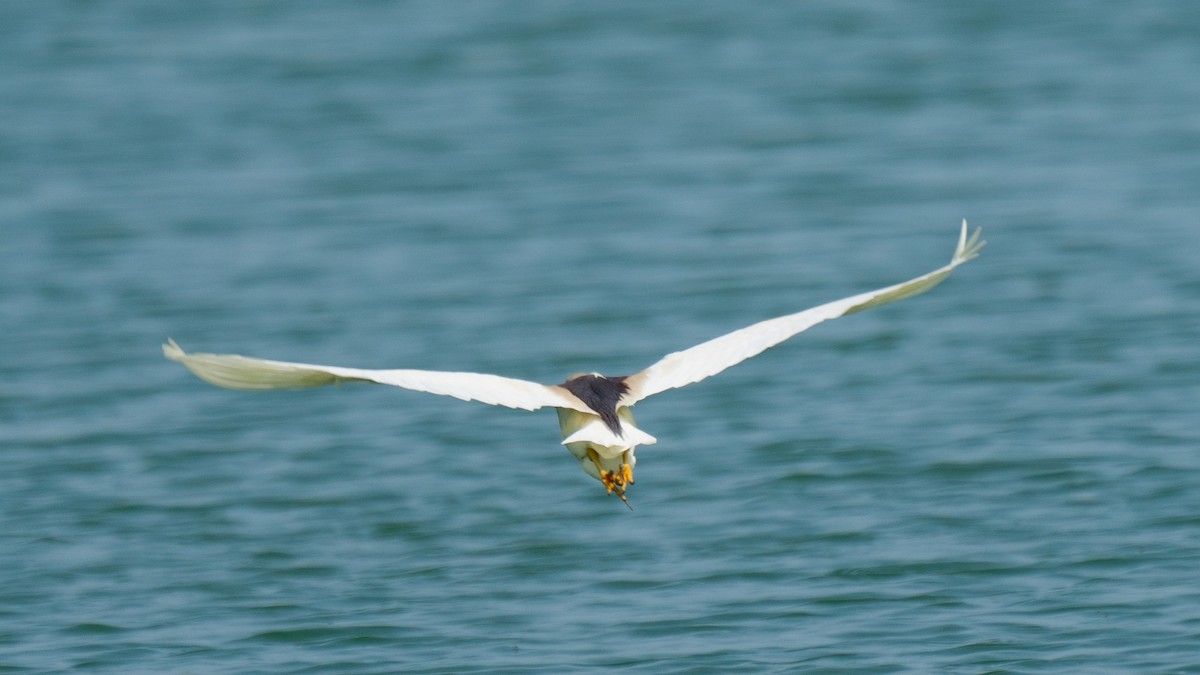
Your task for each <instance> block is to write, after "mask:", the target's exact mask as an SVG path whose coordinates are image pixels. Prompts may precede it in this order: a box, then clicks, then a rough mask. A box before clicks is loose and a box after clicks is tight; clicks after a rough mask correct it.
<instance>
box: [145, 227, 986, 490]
mask: <svg viewBox="0 0 1200 675" xmlns="http://www.w3.org/2000/svg"><path fill="white" fill-rule="evenodd" d="M980 232H981V230H979V229H976V230H975V232H974V233H973V234H971V235H970V237H968V236H967V221H966V220H964V221H963V224H962V231H961V233H960V234H959V238H958V246H957V247H956V248H955V251H954V257H953V258H951V259H950V262H949V264H947V265H945V266H943V267H940V268H938V269H936V270H934V271H932V272H929V273H928V274H924V275H922V276H919V277H916V278H915V279H910V280H909V281H905V282H903V283H900V284H896V285H894V286H888V287H887V288H880V289H878V290H874V291H869V292H867V293H861V294H859V295H854V296H851V297H849V298H843V299H841V300H836V301H834V302H830V303H827V304H824V305H820V306H818V307H813V308H812V309H806V310H804V311H803V312H797V313H796V314H788V315H786V316H780V317H776V318H774V319H768V320H766V321H761V322H759V323H756V324H754V325H751V326H747V327H745V328H742V329H740V330H735V331H733V332H732V333H728V334H726V335H722V336H721V337H718V338H714V339H712V340H709V341H708V342H703V343H701V344H698V345H696V346H695V347H692V348H690V349H685V350H683V351H679V352H675V353H673V354H668V355H666V356H665V357H663V358H662V359H660V360H659V361H658V362H656V363H654V364H653V365H651V366H650V367H649V368H646V369H645V370H643V371H641V372H639V373H635V374H633V375H622V376H619V377H607V376H605V375H601V374H600V373H583V374H578V375H572V376H571V377H569V378H567V380H566V382H563V383H562V384H550V385H546V384H539V383H537V382H529V381H527V380H518V379H513V378H509V377H501V376H499V375H486V374H482V373H460V372H442V371H431V370H362V369H358V368H341V367H337V366H318V365H312V364H307V363H289V362H286V361H268V360H265V359H254V358H248V357H245V356H237V355H234V354H188V353H185V352H184V351H183V349H181V348H180V347H179V345H177V344H175V341H174V340H171V339H169V338H168V341H167V343H166V344H164V345H163V354H164V355H165V356H166V357H167V358H168V359H171V360H172V361H178V362H179V363H182V364H183V365H184V366H186V367H187V368H188V370H190V371H192V372H193V373H195V374H196V375H197V376H198V377H199V378H200V379H202V380H204V381H206V382H209V383H211V384H215V385H217V386H221V387H228V388H230V389H256V390H261V389H291V388H300V387H319V386H323V385H327V384H339V383H342V382H375V383H378V384H389V385H392V386H394V387H403V388H404V389H412V390H414V391H423V392H428V393H430V394H441V395H443V396H453V397H454V398H458V399H462V400H464V401H480V402H482V403H487V404H490V405H502V406H506V407H509V408H517V409H520V410H537V409H538V408H545V407H551V408H555V409H557V411H558V423H559V427H560V428H561V430H562V435H563V440H562V444H563V445H565V446H567V449H568V450H569V451H570V452H571V454H572V455H574V456H575V458H576V459H578V460H579V463H580V465H581V466H582V467H583V470H584V471H585V472H587V474H588V475H589V476H591V477H592V478H595V479H596V480H599V481H600V482H601V483H603V485H604V488H605V489H606V490H607V491H608V493H609V494H616V495H617V496H618V497H620V498H621V500H622V501H624V502H625V504H626V505H628V504H629V501H628V500H627V499H626V496H625V492H626V490H627V489H628V488H629V486H630V485H632V484H633V467H634V465H635V464H636V463H637V459H636V458H635V457H634V450H635V449H636V448H637V446H639V445H650V444H652V443H655V442H656V441H657V439H656V438H654V437H653V436H651V435H650V434H648V433H646V432H644V431H642V430H641V429H639V428H638V427H637V426H636V424H635V423H634V420H633V413H632V412H630V408H632V407H633V405H634V404H635V403H637V402H638V401H641V400H642V399H644V398H646V397H648V396H652V395H654V394H657V393H659V392H662V391H666V390H668V389H675V388H677V387H682V386H684V385H688V384H692V383H693V382H699V381H700V380H703V379H705V378H707V377H710V376H712V375H716V374H717V373H719V372H721V371H723V370H725V369H726V368H729V367H730V366H733V365H736V364H738V363H741V362H742V361H745V360H746V359H748V358H750V357H752V356H756V355H757V354H759V353H761V352H763V351H765V350H766V349H768V348H770V347H773V346H775V345H777V344H779V343H780V342H783V341H784V340H787V339H788V338H790V337H792V336H793V335H796V334H798V333H801V332H803V331H805V330H808V329H809V328H811V327H813V326H815V325H817V324H818V323H821V322H822V321H826V320H828V319H836V318H838V317H840V316H845V315H847V314H853V313H855V312H861V311H862V310H864V309H870V308H872V307H878V306H880V305H884V304H887V303H889V302H895V301H897V300H903V299H904V298H910V297H912V296H914V295H919V294H921V293H924V292H925V291H928V290H929V289H931V288H933V287H934V286H936V285H938V284H940V283H941V282H942V281H943V280H945V279H946V277H948V276H950V273H951V272H953V271H954V269H955V268H957V267H958V266H959V265H961V264H963V263H965V262H967V261H968V260H971V259H972V258H974V257H975V256H977V255H978V254H979V249H981V248H983V245H984V243H985V242H983V241H980V239H979V235H980Z"/></svg>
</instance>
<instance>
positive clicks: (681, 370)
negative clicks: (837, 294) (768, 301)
mask: <svg viewBox="0 0 1200 675" xmlns="http://www.w3.org/2000/svg"><path fill="white" fill-rule="evenodd" d="M980 232H981V230H978V229H977V230H975V232H974V234H972V235H971V236H970V237H968V236H967V221H965V220H964V221H963V224H962V232H961V233H960V234H959V237H958V246H957V247H956V248H955V250H954V257H953V258H951V260H950V262H949V264H947V265H945V266H944V267H940V268H938V269H936V270H934V271H932V272H930V273H928V274H925V275H922V276H919V277H917V278H915V279H910V280H908V281H905V282H903V283H900V284H896V285H895V286H888V287H887V288H880V289H878V290H874V291H869V292H867V293H861V294H859V295H855V296H851V297H849V298H843V299H841V300H835V301H834V302H830V303H827V304H824V305H820V306H818V307H813V308H812V309H806V310H804V311H803V312H798V313H796V314H788V315H786V316H781V317H776V318H774V319H768V320H766V321H761V322H759V323H756V324H754V325H752V326H747V327H745V328H742V329H741V330H736V331H734V332H732V333H728V334H726V335H722V336H721V337H718V338H714V339H712V340H709V341H708V342H704V343H701V344H698V345H696V346H695V347H692V348H690V349H685V350H683V351H680V352H675V353H673V354H668V355H667V356H665V357H663V358H662V359H661V360H660V361H658V362H657V363H655V364H654V365H652V366H650V367H649V368H647V369H645V370H643V371H641V372H640V373H637V374H636V375H630V376H629V377H628V378H626V379H625V381H624V382H625V385H626V386H627V387H628V391H627V392H626V393H625V395H624V396H622V397H621V402H620V405H623V406H627V405H633V404H634V403H636V402H638V401H640V400H642V399H644V398H646V397H647V396H652V395H654V394H657V393H659V392H662V391H666V390H667V389H674V388H676V387H682V386H684V385H688V384H691V383H693V382H699V381H700V380H703V379H704V378H706V377H711V376H713V375H716V374H717V373H719V372H721V371H722V370H725V369H726V368H729V367H730V366H734V365H736V364H738V363H741V362H742V361H745V360H746V359H748V358H750V357H752V356H755V355H757V354H760V353H762V352H763V351H765V350H766V349H769V348H771V347H773V346H775V345H777V344H779V343H780V342H783V341H784V340H786V339H788V338H790V337H792V336H793V335H796V334H797V333H801V332H803V331H806V330H808V329H809V328H812V327H813V326H815V325H817V324H818V323H821V322H822V321H827V320H829V319H836V318H838V317H840V316H845V315H847V314H853V313H854V312H861V311H863V310H864V309H870V308H872V307H878V306H880V305H885V304H887V303H889V302H895V301H897V300H903V299H904V298H911V297H912V296H914V295H919V294H921V293H924V292H925V291H928V290H929V289H931V288H933V287H934V286H937V285H938V284H940V283H942V281H943V280H945V279H946V277H948V276H950V273H951V272H953V271H954V269H955V268H957V267H958V266H959V265H961V264H963V263H965V262H967V261H968V260H970V259H972V258H974V257H975V256H977V255H979V249H981V248H983V245H984V243H985V242H982V241H980V240H979V235H980Z"/></svg>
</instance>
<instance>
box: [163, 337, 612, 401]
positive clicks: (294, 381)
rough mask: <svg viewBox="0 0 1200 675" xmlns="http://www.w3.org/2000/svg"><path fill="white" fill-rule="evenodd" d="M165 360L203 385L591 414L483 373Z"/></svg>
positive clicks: (237, 359) (562, 397)
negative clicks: (407, 395)
mask: <svg viewBox="0 0 1200 675" xmlns="http://www.w3.org/2000/svg"><path fill="white" fill-rule="evenodd" d="M163 355H164V356H166V357H167V358H168V359H171V360H172V361H178V362H179V363H182V364H183V365H184V366H186V367H187V369H188V370H190V371H192V372H193V373H195V374H196V376H197V377H199V378H200V379H202V380H204V381H205V382H208V383H210V384H215V385H217V386H219V387H227V388H229V389H260V390H261V389H297V388H304V387H320V386H323V385H327V384H339V383H341V382H375V383H377V384H387V385H391V386H393V387H402V388H404V389H412V390H414V391H423V392H427V393H430V394H440V395H442V396H453V397H454V398H457V399H462V400H464V401H480V402H482V403H487V404H489V405H501V406H506V407H509V408H517V409H520V410H537V409H538V408H543V407H548V406H549V407H556V408H571V409H573V410H579V411H580V412H592V410H591V409H590V408H588V407H587V406H586V405H584V403H583V402H582V401H580V400H579V399H577V398H576V397H575V396H574V394H572V393H571V392H569V391H567V390H566V389H564V388H562V387H559V386H556V385H545V384H539V383H537V382H529V381H527V380H517V379H513V378H510V377H501V376H499V375H487V374H484V373H455V372H443V371H434V370H362V369H359V368H340V367H337V366H317V365H312V364H309V363H289V362H286V361H268V360H266V359H252V358H249V357H246V356H237V355H234V354H188V353H186V352H184V351H183V349H181V348H180V347H179V345H177V344H175V341H174V340H168V341H167V343H166V344H164V345H163Z"/></svg>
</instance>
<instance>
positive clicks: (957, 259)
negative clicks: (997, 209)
mask: <svg viewBox="0 0 1200 675" xmlns="http://www.w3.org/2000/svg"><path fill="white" fill-rule="evenodd" d="M968 230H969V227H968V225H967V219H966V218H963V221H962V230H960V231H959V234H958V246H957V247H955V249H954V258H953V259H951V261H950V264H952V265H961V264H963V263H965V262H967V261H968V260H973V259H974V258H977V257H979V251H980V249H982V248H983V247H984V246H985V245H986V244H987V242H986V241H984V240H982V239H980V236H982V235H983V228H982V227H977V228H975V231H974V232H971V233H970V234H969V235H968Z"/></svg>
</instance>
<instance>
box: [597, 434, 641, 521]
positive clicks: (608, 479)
mask: <svg viewBox="0 0 1200 675" xmlns="http://www.w3.org/2000/svg"><path fill="white" fill-rule="evenodd" d="M587 456H588V459H590V460H592V463H593V464H595V465H596V471H598V472H599V473H600V482H601V483H602V484H603V485H604V491H605V492H607V493H608V494H610V495H611V494H612V493H614V492H616V493H617V496H618V497H620V498H621V501H623V502H625V506H628V507H629V510H630V511H632V510H633V506H631V505H630V504H629V500H628V499H626V498H625V487H626V486H627V485H632V484H633V467H631V466H629V465H628V464H622V465H621V468H620V470H618V471H605V470H604V468H603V467H602V466H600V455H599V453H597V452H596V451H595V450H594V449H592V448H588V451H587Z"/></svg>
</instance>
